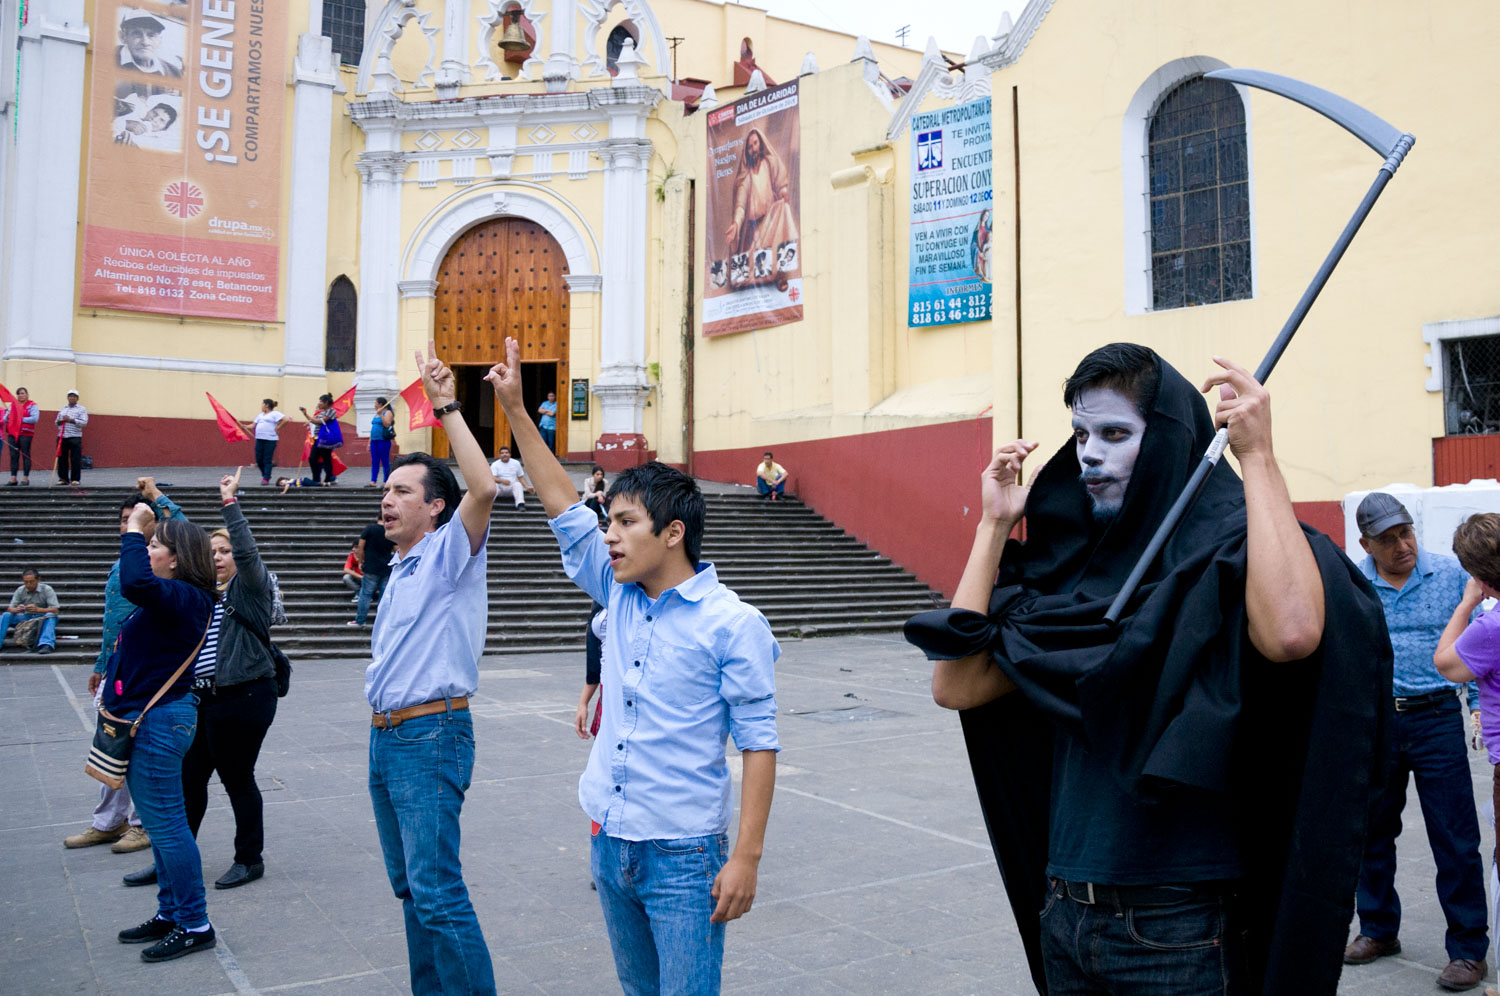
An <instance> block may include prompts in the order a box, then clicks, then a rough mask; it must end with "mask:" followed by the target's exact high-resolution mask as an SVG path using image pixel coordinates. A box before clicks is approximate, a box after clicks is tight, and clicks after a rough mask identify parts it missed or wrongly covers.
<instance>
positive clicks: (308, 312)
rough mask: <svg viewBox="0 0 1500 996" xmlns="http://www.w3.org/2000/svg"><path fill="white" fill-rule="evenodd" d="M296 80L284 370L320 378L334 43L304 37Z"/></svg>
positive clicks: (315, 36) (334, 85) (316, 36)
mask: <svg viewBox="0 0 1500 996" xmlns="http://www.w3.org/2000/svg"><path fill="white" fill-rule="evenodd" d="M314 6H318V5H317V4H314ZM292 80H293V86H292V182H291V197H290V202H289V204H288V212H287V217H288V221H287V244H286V253H287V258H288V259H289V260H290V261H291V264H290V265H288V266H287V268H286V339H285V358H284V371H285V375H286V376H288V377H317V378H322V377H323V376H324V372H323V360H324V356H325V352H324V341H323V333H324V324H325V319H326V317H327V315H326V308H325V304H326V300H327V290H328V274H327V272H326V269H325V266H326V264H325V261H326V260H327V258H328V161H329V156H330V147H331V142H332V137H331V136H332V127H333V94H334V91H335V89H336V88H337V86H338V82H339V80H338V67H337V66H336V65H335V64H334V60H333V42H332V40H331V39H328V38H325V37H324V36H322V35H320V34H304V35H302V36H301V37H300V38H298V39H297V59H296V62H295V63H294V64H293V67H292ZM285 393H287V394H288V395H290V394H291V393H292V392H290V391H287V392H285Z"/></svg>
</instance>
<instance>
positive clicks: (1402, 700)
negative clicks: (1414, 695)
mask: <svg viewBox="0 0 1500 996" xmlns="http://www.w3.org/2000/svg"><path fill="white" fill-rule="evenodd" d="M1409 701H1410V699H1409V698H1408V697H1406V696H1401V695H1398V696H1396V711H1397V712H1405V711H1406V703H1407V702H1409Z"/></svg>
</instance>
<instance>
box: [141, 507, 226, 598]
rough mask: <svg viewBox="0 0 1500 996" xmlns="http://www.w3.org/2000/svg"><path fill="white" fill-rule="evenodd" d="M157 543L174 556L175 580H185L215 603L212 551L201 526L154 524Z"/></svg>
mask: <svg viewBox="0 0 1500 996" xmlns="http://www.w3.org/2000/svg"><path fill="white" fill-rule="evenodd" d="M156 541H157V542H158V543H160V544H161V545H162V546H164V547H166V548H167V549H168V550H171V551H172V553H173V554H174V555H175V556H176V557H177V573H176V574H175V575H173V577H174V578H176V579H177V580H178V581H186V582H187V583H188V584H190V585H192V586H193V587H194V588H202V589H203V590H204V591H206V592H208V593H209V594H210V595H213V596H214V599H215V601H217V600H218V589H217V588H216V587H215V581H216V577H217V576H216V575H215V573H214V554H213V548H212V547H211V546H209V543H208V533H206V532H205V531H204V530H203V527H202V526H195V525H193V524H192V523H191V522H189V521H188V520H186V519H162V520H161V521H160V522H158V523H157V524H156Z"/></svg>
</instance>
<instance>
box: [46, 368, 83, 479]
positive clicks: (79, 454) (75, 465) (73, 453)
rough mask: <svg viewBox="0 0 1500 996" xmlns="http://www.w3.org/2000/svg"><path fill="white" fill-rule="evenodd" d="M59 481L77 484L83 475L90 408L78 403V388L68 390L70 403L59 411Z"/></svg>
mask: <svg viewBox="0 0 1500 996" xmlns="http://www.w3.org/2000/svg"><path fill="white" fill-rule="evenodd" d="M53 421H55V422H56V423H57V483H58V484H77V483H79V478H81V477H82V476H83V427H84V426H86V425H88V424H89V410H88V409H87V408H85V407H83V406H82V405H80V404H79V403H78V388H76V387H74V388H71V389H69V391H68V403H67V404H66V405H64V406H63V408H62V410H61V411H59V412H58V413H57V418H55V419H54V420H53Z"/></svg>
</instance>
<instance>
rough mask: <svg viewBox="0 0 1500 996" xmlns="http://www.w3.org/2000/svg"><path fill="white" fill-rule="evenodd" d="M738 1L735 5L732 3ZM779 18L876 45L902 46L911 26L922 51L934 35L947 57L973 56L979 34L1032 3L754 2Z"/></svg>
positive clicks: (910, 38) (911, 37)
mask: <svg viewBox="0 0 1500 996" xmlns="http://www.w3.org/2000/svg"><path fill="white" fill-rule="evenodd" d="M727 2H734V0H727ZM750 5H752V6H755V7H760V8H762V9H764V10H766V11H767V12H769V13H771V14H772V15H774V16H776V17H784V18H787V19H788V20H792V21H801V22H802V23H804V24H814V25H817V26H818V27H821V28H833V29H835V30H837V31H843V32H846V33H848V34H851V35H868V36H869V37H870V39H871V40H872V41H883V42H889V43H890V44H892V45H895V44H899V39H898V38H897V37H896V29H897V28H899V27H901V26H902V25H904V24H906V25H910V26H911V33H910V34H908V35H907V38H906V46H907V47H908V48H914V49H916V50H917V51H921V50H922V49H924V48H926V47H927V38H928V36H932V37H935V38H936V39H937V41H938V47H939V48H941V49H942V50H943V51H945V52H961V53H964V54H968V52H969V49H970V47H972V46H973V44H974V36H975V35H984V36H985V37H986V38H988V37H990V36H991V35H993V34H994V33H995V29H996V28H998V27H999V26H1000V14H1001V13H1002V12H1004V11H1009V12H1010V16H1011V20H1016V19H1017V18H1019V17H1020V16H1021V11H1022V9H1023V8H1025V6H1026V0H997V2H991V3H974V2H970V0H956V2H955V0H938V2H933V0H928V2H927V3H912V2H911V0H905V2H899V3H898V2H896V0H752V2H751V4H750Z"/></svg>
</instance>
